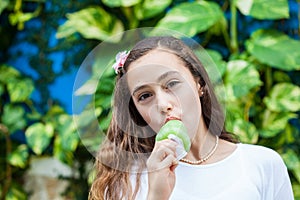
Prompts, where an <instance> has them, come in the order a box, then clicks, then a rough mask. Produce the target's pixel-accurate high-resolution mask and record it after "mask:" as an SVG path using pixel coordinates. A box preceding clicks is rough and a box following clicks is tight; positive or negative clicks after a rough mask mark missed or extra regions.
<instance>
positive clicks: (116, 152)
mask: <svg viewBox="0 0 300 200" xmlns="http://www.w3.org/2000/svg"><path fill="white" fill-rule="evenodd" d="M157 48H160V49H164V50H168V51H170V52H172V53H173V54H175V55H177V56H178V57H179V58H180V59H181V60H182V61H183V62H184V63H185V66H186V67H187V68H188V69H189V70H190V71H191V73H192V75H193V76H194V78H195V80H199V83H200V85H201V86H202V88H204V91H203V92H204V95H203V96H201V97H199V99H201V106H202V115H203V118H204V123H205V125H206V127H207V128H208V129H209V130H210V132H211V133H212V134H214V135H218V136H219V137H220V138H221V139H224V140H227V141H231V142H237V140H236V137H235V136H234V135H233V134H231V133H228V132H227V131H226V130H225V128H224V113H223V111H222V108H221V106H220V104H219V103H218V101H217V97H216V95H215V93H214V91H213V87H212V84H211V82H210V79H209V77H208V74H207V72H206V70H205V68H204V67H203V65H202V64H201V62H200V60H199V59H198V58H197V56H196V55H195V54H194V53H193V51H192V50H191V49H190V48H189V47H188V46H187V45H185V44H184V43H183V42H182V41H181V40H180V39H177V38H174V37H171V36H162V37H149V38H146V39H144V40H142V41H140V42H138V43H137V44H136V45H135V46H134V47H133V49H132V50H131V51H130V53H129V55H128V57H127V59H126V62H125V64H124V67H123V69H122V71H121V72H120V73H118V75H117V79H116V87H115V91H114V107H113V117H112V120H111V123H110V126H109V129H108V131H107V134H106V139H105V141H104V142H103V144H102V145H101V148H100V150H99V152H98V155H97V157H96V161H95V170H96V177H95V179H94V182H93V184H92V186H91V190H90V195H89V199H91V200H92V199H93V200H104V199H110V200H111V199H112V200H119V199H135V197H136V195H137V192H138V191H139V185H140V182H141V173H142V172H143V170H144V169H145V168H146V160H147V158H148V156H149V155H150V153H151V151H152V149H153V147H154V143H155V133H154V131H153V130H152V129H151V128H150V127H149V126H148V125H147V124H146V122H145V121H144V120H143V117H142V116H141V115H140V114H139V112H138V111H137V109H136V107H135V105H134V103H133V100H132V98H131V96H130V92H129V89H128V85H127V83H126V78H124V77H126V76H125V75H126V72H127V71H128V67H129V66H130V64H131V63H132V62H134V61H136V60H137V59H139V58H141V57H142V56H143V55H145V54H147V53H148V52H149V51H151V50H154V49H157ZM133 173H136V174H137V175H136V176H131V174H133ZM132 177H136V178H135V179H134V180H132ZM133 182H134V184H133Z"/></svg>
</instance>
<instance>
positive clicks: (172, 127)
mask: <svg viewBox="0 0 300 200" xmlns="http://www.w3.org/2000/svg"><path fill="white" fill-rule="evenodd" d="M170 134H173V135H175V136H177V137H179V138H180V139H181V140H182V143H183V146H184V149H185V151H186V152H188V151H189V150H190V148H191V140H190V137H189V136H188V134H187V129H186V127H185V126H184V124H183V123H182V122H181V121H180V120H170V121H168V122H167V123H166V124H164V125H163V126H162V127H161V129H160V130H159V132H158V134H157V135H156V138H155V140H156V141H161V140H165V139H168V136H169V135H170Z"/></svg>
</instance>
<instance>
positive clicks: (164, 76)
mask: <svg viewBox="0 0 300 200" xmlns="http://www.w3.org/2000/svg"><path fill="white" fill-rule="evenodd" d="M174 74H179V72H178V71H168V72H166V73H163V74H162V75H160V76H159V77H158V78H157V82H161V81H163V80H164V79H165V78H167V77H168V76H171V75H174ZM146 87H147V85H140V86H137V87H136V88H135V89H134V90H133V93H132V95H134V94H135V93H136V92H138V91H139V90H141V89H143V88H146Z"/></svg>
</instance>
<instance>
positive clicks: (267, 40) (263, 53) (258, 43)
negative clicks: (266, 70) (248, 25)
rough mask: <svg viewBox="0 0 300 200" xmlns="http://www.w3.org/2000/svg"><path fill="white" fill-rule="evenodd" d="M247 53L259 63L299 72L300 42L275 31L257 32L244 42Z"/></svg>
mask: <svg viewBox="0 0 300 200" xmlns="http://www.w3.org/2000/svg"><path fill="white" fill-rule="evenodd" d="M246 48H247V50H248V52H249V53H250V54H251V55H252V56H254V57H255V58H256V59H257V60H259V61H260V62H261V63H263V64H266V65H270V66H271V67H274V68H278V69H282V70H286V71H291V70H300V51H299V49H300V41H297V40H293V39H291V38H290V37H289V36H287V35H285V34H283V33H280V32H278V31H275V30H257V31H255V32H254V33H253V34H252V35H251V38H250V39H249V40H248V41H246Z"/></svg>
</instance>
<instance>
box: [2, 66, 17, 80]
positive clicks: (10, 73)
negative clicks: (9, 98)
mask: <svg viewBox="0 0 300 200" xmlns="http://www.w3.org/2000/svg"><path fill="white" fill-rule="evenodd" d="M0 74H1V76H0V82H3V83H5V84H7V83H9V82H10V80H12V79H13V80H14V79H15V78H17V77H19V76H20V73H19V72H18V70H16V69H14V68H12V67H9V66H6V65H1V66H0Z"/></svg>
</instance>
